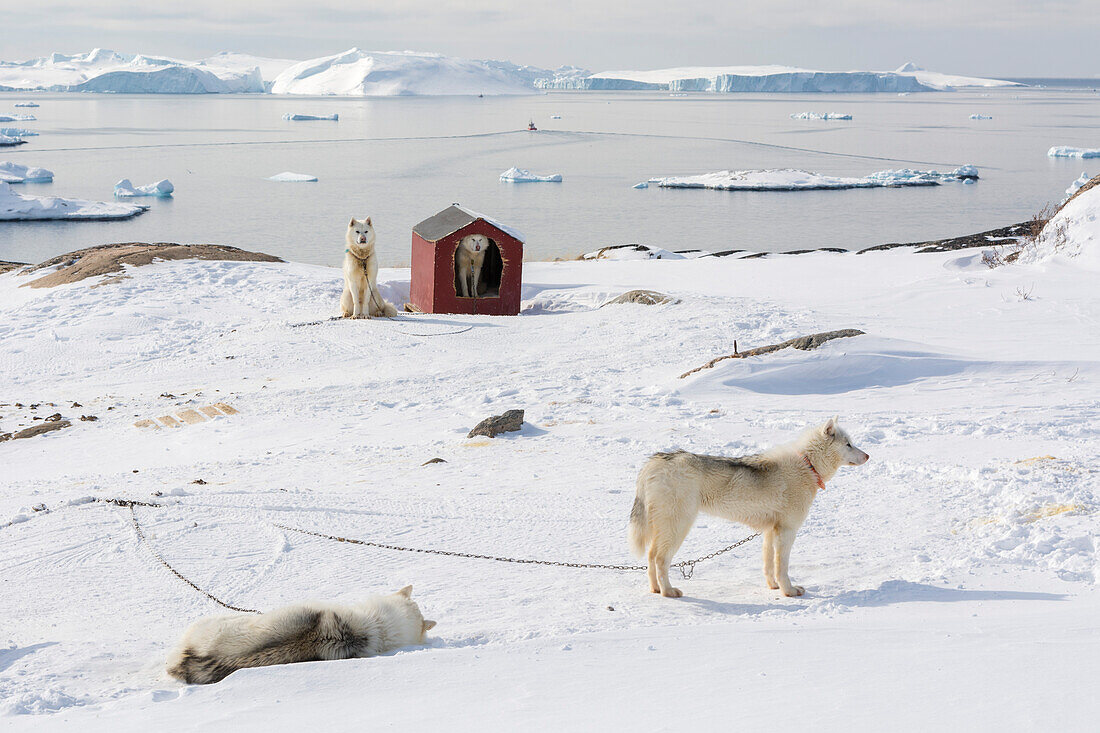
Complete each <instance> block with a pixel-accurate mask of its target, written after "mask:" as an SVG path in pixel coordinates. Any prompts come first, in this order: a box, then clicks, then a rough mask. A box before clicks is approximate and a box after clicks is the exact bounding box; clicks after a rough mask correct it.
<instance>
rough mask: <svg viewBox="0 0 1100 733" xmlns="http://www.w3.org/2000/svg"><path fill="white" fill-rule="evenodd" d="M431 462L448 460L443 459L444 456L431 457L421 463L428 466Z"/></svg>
mask: <svg viewBox="0 0 1100 733" xmlns="http://www.w3.org/2000/svg"><path fill="white" fill-rule="evenodd" d="M429 463H446V461H445V460H443V459H442V458H429V459H428V460H426V461H424V462H423V463H421V464H420V465H421V466H427V465H428V464H429Z"/></svg>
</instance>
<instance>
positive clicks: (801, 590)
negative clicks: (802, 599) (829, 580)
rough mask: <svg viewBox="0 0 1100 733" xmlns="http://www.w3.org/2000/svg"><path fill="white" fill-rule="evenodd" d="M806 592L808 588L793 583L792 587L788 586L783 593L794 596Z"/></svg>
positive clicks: (790, 596)
mask: <svg viewBox="0 0 1100 733" xmlns="http://www.w3.org/2000/svg"><path fill="white" fill-rule="evenodd" d="M805 592H806V589H805V588H803V587H802V586H800V585H792V586H791V587H790V588H787V589H785V590H784V591H783V595H785V596H787V597H789V598H794V597H796V596H800V595H802V594H803V593H805Z"/></svg>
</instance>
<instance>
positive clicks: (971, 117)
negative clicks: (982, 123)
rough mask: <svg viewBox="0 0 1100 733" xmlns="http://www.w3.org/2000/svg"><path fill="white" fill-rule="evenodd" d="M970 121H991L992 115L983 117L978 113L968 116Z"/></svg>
mask: <svg viewBox="0 0 1100 733" xmlns="http://www.w3.org/2000/svg"><path fill="white" fill-rule="evenodd" d="M970 119H972V120H991V119H993V116H992V115H983V114H981V113H978V114H972V115H970Z"/></svg>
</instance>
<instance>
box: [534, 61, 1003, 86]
mask: <svg viewBox="0 0 1100 733" xmlns="http://www.w3.org/2000/svg"><path fill="white" fill-rule="evenodd" d="M538 86H540V87H541V88H546V89H598V90H611V89H653V90H666V89H667V90H669V91H673V92H858V93H862V92H927V91H936V90H947V89H954V88H956V87H967V86H1020V85H1019V84H1016V83H1014V82H1006V81H1000V80H996V79H977V78H973V77H963V76H951V75H948V74H939V73H936V72H930V71H925V70H923V69H921V68H920V67H918V66H916V65H914V64H912V63H908V64H905V65H903V66H902V67H901V68H899V69H898V70H897V71H816V70H812V69H801V68H797V67H793V66H693V67H679V68H670V69H656V70H653V71H603V72H600V73H598V74H592V75H590V76H581V75H579V74H572V75H568V76H562V77H558V78H553V79H547V80H541V81H539V82H538Z"/></svg>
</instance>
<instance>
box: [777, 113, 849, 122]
mask: <svg viewBox="0 0 1100 733" xmlns="http://www.w3.org/2000/svg"><path fill="white" fill-rule="evenodd" d="M791 119H792V120H850V119H852V116H851V115H850V114H847V113H845V112H799V113H798V114H796V115H791Z"/></svg>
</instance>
